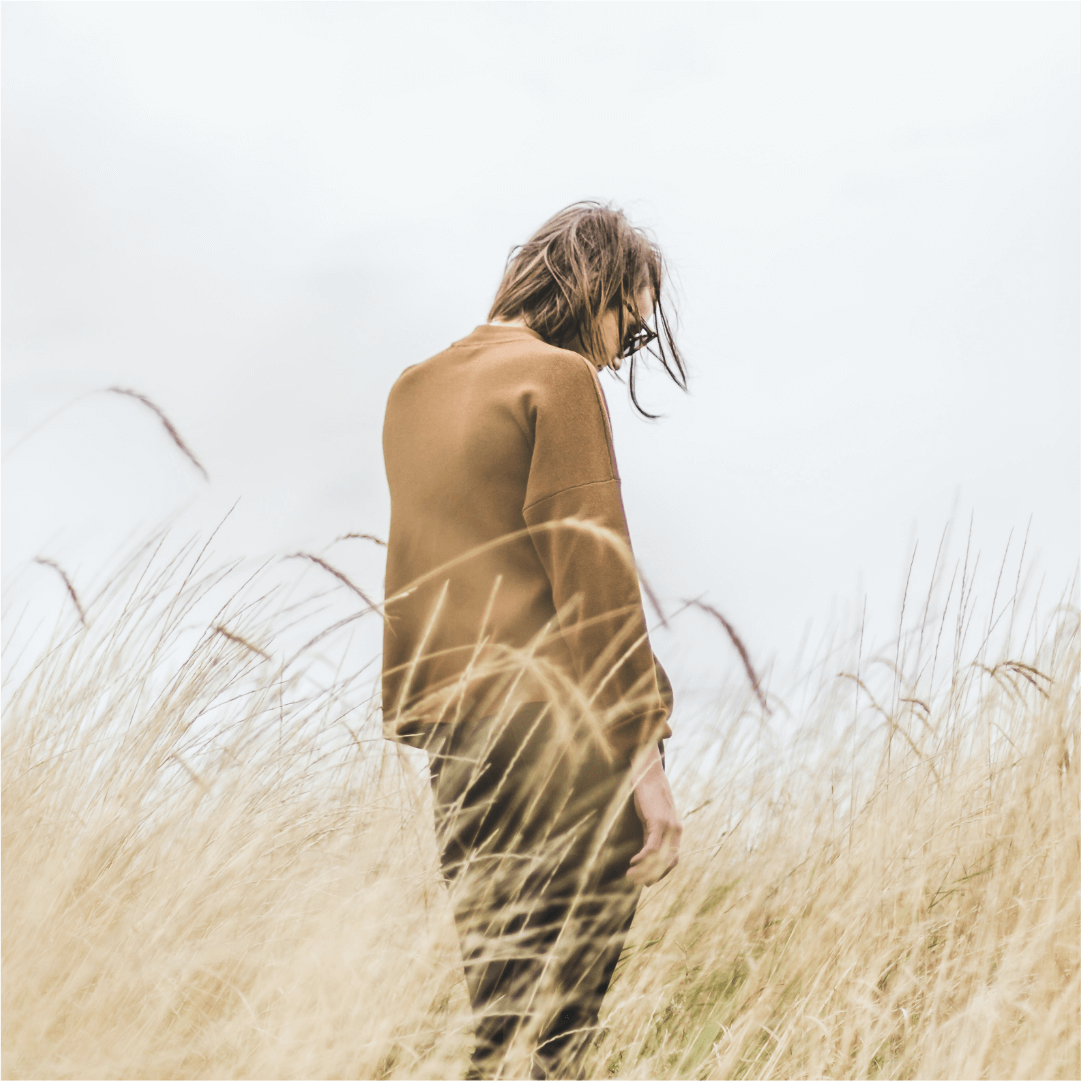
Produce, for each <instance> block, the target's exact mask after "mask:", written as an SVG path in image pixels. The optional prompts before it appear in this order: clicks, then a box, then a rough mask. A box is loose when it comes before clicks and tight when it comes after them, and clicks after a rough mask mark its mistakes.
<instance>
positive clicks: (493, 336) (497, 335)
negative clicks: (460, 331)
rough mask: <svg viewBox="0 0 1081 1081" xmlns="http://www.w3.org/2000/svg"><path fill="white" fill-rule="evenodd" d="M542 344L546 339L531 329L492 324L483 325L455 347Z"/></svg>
mask: <svg viewBox="0 0 1081 1081" xmlns="http://www.w3.org/2000/svg"><path fill="white" fill-rule="evenodd" d="M530 338H532V339H533V340H534V341H538V342H542V341H544V339H543V338H542V337H541V336H540V335H539V334H538V333H537V332H536V331H535V330H530V329H529V327H510V326H505V325H502V324H501V325H499V326H495V325H493V324H492V323H481V324H480V326H479V327H477V328H476V329H475V330H474V331H473V333H472V334H470V335H468V336H467V337H465V338H462V339H460V340H459V341H456V342H455V343H454V344H455V345H464V344H465V343H466V342H470V343H472V342H514V341H528V340H529V339H530Z"/></svg>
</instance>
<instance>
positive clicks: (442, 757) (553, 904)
mask: <svg viewBox="0 0 1081 1081" xmlns="http://www.w3.org/2000/svg"><path fill="white" fill-rule="evenodd" d="M429 761H430V765H431V780H432V790H433V794H434V797H435V822H436V836H437V839H438V842H439V848H440V861H441V865H442V870H443V875H444V878H445V879H446V881H447V883H448V885H449V886H450V889H451V900H452V905H453V909H454V918H455V924H456V926H457V930H458V936H459V939H460V942H461V947H462V957H463V960H464V962H465V976H466V983H467V985H468V988H469V996H470V1000H471V1002H472V1006H473V1012H474V1015H475V1020H476V1050H475V1051H474V1053H473V1064H472V1070H471V1073H470V1076H471V1077H478V1078H479V1077H497V1076H500V1070H501V1068H502V1066H503V1061H504V1057H505V1055H506V1054H507V1052H508V1051H509V1050H510V1049H511V1045H512V1044H516V1045H517V1047H518V1048H519V1050H521V1051H522V1052H523V1053H526V1052H528V1053H530V1054H531V1055H532V1071H533V1073H532V1076H534V1077H560V1078H568V1077H569V1078H576V1077H580V1076H581V1068H582V1067H581V1063H582V1059H583V1056H584V1054H585V1051H586V1049H587V1047H588V1044H589V1041H590V1038H591V1037H592V1035H593V1034H594V1032H595V1030H596V1026H597V1015H598V1013H599V1011H600V1007H601V1002H602V1000H603V998H604V995H605V992H606V991H607V990H608V984H609V982H610V981H611V978H612V972H613V970H614V969H615V965H616V962H617V961H618V959H619V954H620V951H621V950H622V948H623V942H624V940H625V938H626V936H627V931H628V930H629V928H630V924H631V919H632V917H633V916H634V909H635V905H636V904H637V902H638V896H639V893H640V892H641V891H640V888H639V887H638V886H636V885H634V883H632V882H630V881H629V880H628V879H627V878H626V872H627V867H628V863H629V860H630V858H631V856H633V855H634V853H635V852H637V851H638V850H639V849H640V848H641V847H642V844H643V834H642V826H641V823H640V822H639V819H638V816H637V814H636V813H635V810H634V805H633V801H632V799H631V794H630V789H629V785H628V783H627V773H628V769H627V767H626V765H623V766H617V765H613V764H612V763H610V762H609V761H608V760H607V759H606V756H605V754H604V752H603V751H602V749H601V746H600V743H599V742H598V738H597V735H596V733H594V732H590V731H589V730H588V729H587V728H586V727H585V726H584V725H578V726H577V727H576V726H575V725H574V724H573V723H572V722H570V721H568V720H567V719H566V718H565V717H560V716H559V715H557V713H556V712H555V711H553V710H552V709H550V708H548V707H546V706H545V705H544V704H543V703H529V704H528V705H526V706H523V707H521V708H520V709H518V710H517V712H515V713H514V714H512V715H510V716H509V717H507V718H505V719H500V718H498V717H497V718H492V717H486V718H482V719H479V720H467V721H464V722H460V723H458V724H456V725H455V726H454V727H453V728H450V729H446V730H444V731H443V732H442V733H441V734H440V736H439V737H437V740H436V741H433V743H432V744H431V745H430V747H429Z"/></svg>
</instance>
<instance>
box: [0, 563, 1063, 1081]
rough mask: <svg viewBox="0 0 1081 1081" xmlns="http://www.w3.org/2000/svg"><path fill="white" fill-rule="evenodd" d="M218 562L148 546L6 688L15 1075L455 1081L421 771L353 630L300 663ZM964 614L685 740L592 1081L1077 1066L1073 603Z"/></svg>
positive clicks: (450, 994)
mask: <svg viewBox="0 0 1081 1081" xmlns="http://www.w3.org/2000/svg"><path fill="white" fill-rule="evenodd" d="M198 557H199V553H198V551H197V550H195V549H191V548H186V549H182V550H181V551H180V552H179V553H177V554H176V555H174V556H173V557H169V558H166V556H165V555H164V554H162V552H155V551H154V550H151V549H148V550H147V551H146V552H144V553H143V554H142V555H140V556H139V557H138V558H136V559H135V560H133V561H132V562H131V563H130V564H129V565H128V566H127V568H126V570H125V572H124V573H123V574H120V575H118V576H117V577H115V578H114V579H113V580H112V581H111V583H110V584H109V585H108V586H107V587H106V588H104V589H103V590H102V591H101V593H100V594H98V595H97V596H95V597H90V598H82V599H80V601H79V603H80V605H81V606H82V608H83V609H84V610H85V611H84V614H83V616H82V618H80V619H74V618H73V619H71V620H69V621H67V622H66V623H64V624H63V629H62V631H59V632H57V634H56V636H55V637H54V639H53V641H52V642H51V644H50V646H49V648H48V649H47V650H46V651H44V652H43V654H42V656H41V659H40V660H38V661H37V662H36V663H34V664H29V663H27V664H24V665H23V670H24V671H28V672H29V675H28V676H26V677H25V679H23V681H22V682H21V683H20V684H19V685H18V686H9V687H8V688H6V691H7V705H6V714H5V720H4V757H3V861H4V862H3V873H4V890H3V984H4V986H3V995H4V998H3V1001H4V1011H3V1075H4V1076H5V1077H9V1078H390V1077H395V1078H398V1077H400V1078H454V1077H461V1076H462V1075H463V1072H464V1070H465V1068H466V1064H467V1059H468V1054H469V1050H470V1046H471V1044H470V1040H471V1028H470V1016H469V1011H468V1004H467V1001H466V996H465V988H464V982H463V979H462V975H461V968H460V958H459V955H458V950H457V943H456V939H455V936H454V930H453V925H452V922H451V917H450V911H449V907H448V904H447V900H446V896H445V892H444V887H443V886H442V885H441V884H440V881H439V879H438V876H437V873H436V854H435V845H434V839H433V835H432V825H431V819H430V806H429V803H428V802H427V800H428V796H427V781H426V777H425V773H424V770H423V768H422V765H421V763H422V759H420V758H419V757H418V756H417V754H416V753H415V752H410V751H404V750H401V749H399V748H397V747H396V746H394V745H391V744H389V743H387V742H385V741H383V740H381V739H380V738H379V725H378V716H377V714H376V712H375V710H374V708H373V706H372V704H371V687H372V678H371V677H372V674H373V672H374V669H368V670H366V672H365V673H364V674H363V675H360V674H357V673H356V672H352V671H351V670H350V669H349V668H348V666H339V667H338V668H335V667H334V665H333V663H330V662H327V661H326V659H325V655H324V654H321V653H320V652H319V651H320V650H323V649H324V648H325V647H326V646H327V644H328V642H330V641H331V640H332V639H333V635H331V636H329V637H327V638H323V639H322V640H320V641H318V642H315V643H307V644H306V648H298V649H293V648H292V647H291V646H287V645H286V644H283V643H288V642H289V641H290V638H289V635H290V633H293V632H291V631H290V626H291V624H290V620H291V619H293V616H294V615H295V614H296V613H297V612H299V611H301V608H302V605H300V602H298V601H296V600H295V598H287V599H286V601H282V600H280V597H279V595H278V594H277V593H275V592H274V589H273V588H272V587H269V586H268V587H266V588H264V587H263V584H262V579H261V578H260V574H261V573H263V572H261V571H258V570H257V571H256V572H252V573H249V572H248V571H246V570H245V569H244V568H242V567H238V566H234V567H231V568H224V569H221V570H218V571H212V570H209V569H207V566H206V564H205V562H200V560H199V558H198ZM309 571H310V573H311V574H316V575H318V573H319V571H318V570H311V569H310V568H309ZM241 579H243V581H242V580H241ZM329 584H330V585H333V586H335V587H337V583H335V582H332V581H331V582H329ZM961 596H962V597H963V596H964V582H963V580H962V591H961ZM220 597H224V598H225V599H224V600H223V601H221V602H220V603H219V598H220ZM1015 601H1016V598H1014V602H1011V603H1015ZM275 606H276V607H275ZM914 607H918V606H914ZM954 607H955V608H956V609H957V612H958V614H957V615H956V616H953V615H951V616H949V617H947V615H946V614H945V610H943V612H942V613H940V615H939V616H937V617H935V616H933V615H929V614H928V609H927V608H926V607H925V608H924V610H923V612H922V615H921V614H920V613H917V618H916V622H915V624H914V625H913V626H912V627H906V626H905V625H904V624H903V623H902V626H901V628H900V632H899V633H900V637H899V639H898V641H897V642H896V643H894V644H893V645H892V646H891V647H890V649H889V650H887V651H886V652H883V653H873V652H872V651H870V650H869V649H868V648H867V647H866V646H859V648H858V649H857V648H856V647H855V646H853V648H852V650H851V657H849V655H848V653H844V656H843V658H842V655H841V654H842V652H843V651H840V650H837V649H832V648H831V649H827V650H826V651H825V652H824V654H823V655H822V657H821V658H820V659H819V660H818V661H816V662H815V663H814V664H812V665H810V666H809V669H808V672H807V674H806V679H805V681H804V684H803V685H802V690H801V691H800V695H801V696H802V697H801V699H800V700H801V703H802V704H801V705H800V706H799V707H798V708H796V707H790V709H789V711H788V712H786V709H785V695H782V694H779V693H772V698H771V703H772V707H773V711H774V712H773V716H772V718H770V719H768V720H767V719H766V718H765V716H764V715H763V713H762V711H761V709H760V706H759V704H758V702H757V701H756V699H755V697H754V695H752V694H751V693H749V691H745V690H744V688H742V687H741V688H738V689H733V690H730V691H729V692H728V693H726V694H723V695H721V696H720V698H719V705H718V707H717V710H716V713H715V716H714V717H713V719H712V721H711V722H710V723H711V724H712V729H711V734H710V737H709V740H708V745H709V746H710V748H711V750H710V752H709V753H698V754H694V755H689V754H688V755H685V756H684V758H685V759H686V760H685V761H682V762H681V761H680V760H679V755H678V754H677V755H675V756H672V760H671V762H670V769H671V772H672V776H673V778H674V785H675V788H676V794H677V799H678V800H679V801H680V804H681V808H682V811H683V814H684V817H685V826H686V831H685V835H684V848H683V855H682V858H681V861H680V864H679V866H678V867H677V868H676V870H675V871H674V872H673V873H672V874H671V875H670V876H669V877H668V878H666V879H665V880H664V881H663V882H662V883H660V884H659V885H657V886H655V887H652V888H650V889H648V890H647V891H646V892H645V894H644V896H643V901H642V903H641V905H640V907H639V910H638V914H637V916H636V918H635V924H634V927H633V929H632V932H631V937H630V940H629V943H628V946H627V949H626V951H625V953H624V956H623V959H622V960H621V962H620V968H619V970H618V972H617V976H616V979H615V982H614V984H613V987H612V990H611V991H610V993H609V996H608V998H607V1000H606V1003H605V1009H604V1012H603V1014H602V1022H603V1023H604V1024H605V1026H606V1028H605V1031H604V1034H603V1035H602V1037H601V1039H600V1040H599V1042H598V1044H597V1045H596V1047H595V1049H594V1051H593V1052H592V1053H591V1058H590V1069H591V1073H590V1076H595V1077H609V1076H612V1077H626V1078H729V1077H762V1078H767V1077H768V1078H792V1077H854V1078H859V1077H903V1078H918V1077H943V1078H976V1077H995V1078H1059V1077H1078V1076H1081V1051H1079V1036H1078V1033H1079V1004H1081V983H1079V960H1081V958H1079V952H1081V949H1079V934H1081V911H1079V907H1081V900H1079V898H1081V872H1079V868H1081V853H1079V803H1078V800H1079V788H1078V763H1077V751H1078V728H1079V699H1078V689H1079V673H1078V653H1079V637H1078V613H1077V610H1076V607H1075V606H1073V605H1070V606H1060V607H1059V608H1058V609H1057V610H1056V611H1054V612H1052V613H1050V614H1049V615H1047V616H1046V618H1045V619H1043V620H1042V622H1039V623H1038V625H1036V624H1034V625H1033V626H1031V627H1028V628H1027V629H1024V630H1025V633H1023V634H1022V633H1019V632H1018V633H1013V634H1011V635H1010V636H1008V637H1007V638H1006V639H1004V641H1005V642H1006V645H1005V646H1003V649H1005V650H1006V652H1002V653H1001V654H1000V655H993V654H992V652H991V647H990V645H989V644H987V642H985V641H984V637H985V636H984V637H981V632H980V628H975V629H973V628H971V627H968V626H966V624H965V619H966V615H965V613H966V607H965V605H964V604H960V605H957V604H955V605H954ZM992 610H993V611H996V610H995V608H994V602H992ZM305 611H307V610H305ZM950 611H953V609H950ZM208 613H209V614H208ZM268 613H270V615H268ZM1002 613H1003V615H1002V616H1001V618H1002V619H1003V620H1005V619H1009V620H1011V621H1012V620H1013V618H1014V613H1013V612H1012V611H1009V612H1008V614H1007V609H1002ZM309 614H310V613H309ZM299 618H300V617H299V616H297V620H299ZM306 618H307V617H306ZM83 619H85V624H84V622H83ZM1004 625H1005V624H1004V623H1000V624H999V629H1001V627H1002V626H1004ZM347 630H348V628H347V627H343V628H340V629H339V630H338V631H336V632H335V633H337V634H345V633H346V632H347ZM306 636H307V635H301V638H303V637H306ZM295 638H296V635H295V633H293V640H295ZM1000 639H1001V635H1000V636H999V638H998V639H995V640H996V641H998V640H1000ZM966 643H968V645H967V646H966ZM1019 643H1020V644H1019ZM316 655H318V656H319V657H321V658H322V659H321V660H319V661H318V662H316V661H315V660H312V659H311V658H312V657H315V656H316ZM365 681H367V682H365ZM702 723H703V725H704V724H705V722H704V721H703V722H702ZM676 724H677V726H678V724H679V718H678V714H677V719H676Z"/></svg>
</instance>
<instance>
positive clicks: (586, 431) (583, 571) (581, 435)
mask: <svg viewBox="0 0 1081 1081" xmlns="http://www.w3.org/2000/svg"><path fill="white" fill-rule="evenodd" d="M560 356H561V358H563V359H562V360H561V362H560V363H559V364H558V365H557V364H554V363H553V365H552V367H553V368H554V370H553V371H549V372H547V373H545V374H546V375H547V378H544V379H543V380H542V383H541V385H540V386H538V387H537V388H535V389H534V391H533V393H532V394H531V396H530V397H531V401H530V403H529V404H528V406H527V420H528V424H529V427H531V429H532V435H533V450H532V461H531V464H530V471H529V481H528V485H527V489H526V502H525V507H524V508H523V515H524V517H525V521H526V525H527V526H528V528H529V531H530V535H531V537H532V539H533V544H534V547H535V548H536V550H537V554H538V556H539V557H540V560H541V563H542V564H543V565H544V569H545V572H546V573H547V575H548V579H549V582H550V584H551V588H552V599H553V601H554V603H555V608H556V611H557V613H558V614H559V624H560V631H561V633H562V635H563V637H564V639H565V641H566V643H567V645H568V647H569V649H570V653H571V656H572V657H573V660H574V666H575V676H576V678H577V680H578V682H579V685H580V686H581V687H582V688H583V690H584V691H585V692H586V693H587V694H588V695H589V696H590V698H591V700H592V702H593V705H594V707H595V708H596V709H597V711H598V713H599V714H600V716H601V717H602V718H603V720H604V722H605V724H606V726H607V732H608V739H609V744H610V747H611V749H612V751H613V753H614V754H615V755H616V757H617V758H619V759H622V760H629V759H630V758H631V757H633V755H634V752H635V751H636V750H637V748H638V747H640V746H642V745H645V744H647V743H651V742H656V741H657V740H658V739H664V738H666V737H668V736H669V735H671V729H670V728H669V727H668V724H667V717H668V714H669V712H670V704H671V698H670V697H668V698H667V701H666V696H665V694H664V687H667V679H666V678H664V677H661V676H659V674H658V671H657V667H656V664H655V659H654V656H653V651H652V650H651V648H650V644H649V638H648V636H647V632H646V619H645V612H644V611H643V609H642V596H641V590H640V588H639V583H638V575H637V572H636V571H635V566H634V558H633V556H632V554H631V548H630V538H629V536H628V533H627V521H626V516H625V514H624V510H623V500H622V496H621V494H620V485H619V476H618V473H617V472H616V467H615V459H614V456H613V454H612V445H611V431H610V428H609V425H608V415H607V411H606V409H605V406H604V402H603V399H602V397H601V390H600V385H599V383H598V382H597V378H596V376H595V374H594V373H593V372H592V370H591V369H590V368H589V365H588V362H586V361H584V360H583V359H582V358H581V357H579V356H577V355H576V354H571V353H564V354H561V355H560ZM598 527H599V528H598ZM662 679H663V680H664V687H662V685H661V680H662ZM669 694H670V692H669Z"/></svg>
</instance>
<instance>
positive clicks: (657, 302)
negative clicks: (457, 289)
mask: <svg viewBox="0 0 1081 1081" xmlns="http://www.w3.org/2000/svg"><path fill="white" fill-rule="evenodd" d="M663 275H664V264H663V259H662V256H661V253H660V251H659V249H658V248H657V246H656V244H655V243H653V242H652V241H651V240H650V238H649V237H648V236H647V235H646V234H645V233H644V232H643V231H641V230H639V229H636V228H634V227H633V226H632V225H631V224H630V223H629V222H628V220H627V219H626V217H625V216H624V214H623V213H622V212H621V211H619V210H618V209H615V208H613V207H610V206H607V205H603V204H600V203H596V202H581V203H575V204H573V205H572V206H569V207H567V208H566V209H564V210H562V211H560V212H559V213H558V214H556V215H555V216H554V217H552V218H551V219H550V220H549V221H547V222H546V223H545V224H544V225H543V226H541V228H540V229H539V230H538V231H537V232H536V233H535V234H534V235H533V236H532V237H531V238H530V239H529V240H528V241H527V242H526V243H525V244H523V245H521V246H520V247H517V248H515V249H512V251H511V255H510V258H509V259H508V262H507V266H506V269H505V272H504V275H503V279H502V282H501V284H500V286H499V289H498V291H497V293H496V296H495V300H494V302H493V304H492V307H491V310H490V312H489V315H488V322H487V323H485V324H483V325H481V326H478V327H477V328H476V329H475V330H474V331H473V332H472V333H471V334H469V335H468V336H467V337H465V338H463V339H461V340H460V341H457V342H454V343H453V344H452V345H451V346H450V347H449V348H447V349H446V350H444V351H443V352H441V353H439V354H438V355H436V356H434V357H432V358H431V359H429V360H426V361H424V362H423V363H420V364H416V365H414V366H412V367H410V368H407V369H406V370H405V371H404V372H403V373H402V374H401V376H400V377H399V378H398V380H397V381H396V382H395V384H394V386H393V388H392V390H391V392H390V396H389V399H388V402H387V409H386V417H385V422H384V428H383V449H384V458H385V464H386V474H387V482H388V486H389V489H390V497H391V525H390V535H389V538H388V551H387V570H386V583H385V584H386V591H385V602H384V615H385V622H384V651H383V687H382V693H383V717H384V734H385V735H386V736H388V737H389V738H392V739H395V740H399V741H402V742H404V743H406V744H410V745H412V746H416V747H423V748H425V749H426V750H427V752H428V756H429V765H430V776H431V785H432V792H433V800H434V808H435V811H434V815H435V825H436V833H437V840H438V843H439V850H440V864H441V869H442V874H443V877H444V879H445V880H446V882H447V883H448V885H449V886H450V893H451V901H452V906H453V910H454V918H455V923H456V927H457V931H458V935H459V939H460V943H461V948H462V956H463V961H464V967H465V976H466V983H467V987H468V990H469V995H470V1000H471V1005H472V1008H473V1012H474V1018H475V1029H476V1048H475V1050H474V1052H473V1057H472V1064H471V1068H470V1071H471V1072H470V1074H469V1076H470V1077H478V1078H479V1077H497V1076H502V1075H503V1074H502V1071H506V1070H513V1069H514V1068H515V1067H514V1066H513V1062H514V1061H518V1060H515V1059H514V1055H515V1054H518V1055H522V1056H528V1057H529V1063H530V1065H529V1069H530V1070H531V1071H532V1073H531V1075H532V1076H534V1077H579V1076H581V1071H582V1069H583V1059H584V1055H585V1053H586V1051H587V1050H588V1046H589V1042H590V1038H591V1036H592V1035H593V1034H594V1033H595V1031H596V1027H597V1019H598V1015H599V1011H600V1006H601V1002H602V999H603V997H604V995H605V992H606V990H607V988H608V984H609V982H610V981H611V978H612V974H613V970H614V968H615V965H616V962H617V960H618V958H619V955H620V951H621V949H622V947H623V943H624V939H625V938H626V935H627V933H628V930H629V927H630V922H631V919H632V916H633V914H634V910H635V906H636V904H637V901H638V897H639V894H640V892H641V889H642V887H643V886H646V885H650V884H653V883H655V882H657V881H659V880H660V879H661V878H663V877H664V876H665V875H666V874H667V873H668V872H669V871H670V870H671V869H672V867H674V866H675V864H676V861H677V859H678V849H679V841H680V833H681V825H680V820H679V815H678V813H677V811H676V808H675V803H674V800H673V798H672V792H671V789H670V788H669V785H668V781H667V779H666V776H665V773H664V768H663V758H662V747H663V742H662V741H663V740H664V739H665V738H667V737H668V736H669V735H670V734H671V729H670V727H669V725H668V717H669V715H670V713H671V709H672V694H671V685H670V683H669V682H668V679H667V676H666V675H665V674H664V670H663V668H662V667H661V665H660V664H659V662H658V661H657V658H656V656H655V655H654V653H653V651H652V648H651V646H650V643H649V637H648V633H647V627H646V617H645V612H644V609H643V605H642V596H641V589H640V582H639V577H638V574H637V572H636V568H635V563H634V559H633V555H632V553H631V549H630V543H629V538H628V534H627V524H626V518H625V514H624V510H623V504H622V498H621V495H620V480H619V473H618V470H617V468H616V460H615V454H614V450H613V444H612V430H611V425H610V421H609V416H608V410H607V405H606V401H605V397H604V393H603V390H602V388H601V384H600V381H599V375H600V373H601V372H603V371H604V370H605V369H612V370H615V371H619V370H620V368H621V367H622V366H623V364H624V363H626V364H627V365H628V367H629V372H630V378H629V383H630V393H631V397H632V400H633V402H634V405H635V406H636V407H637V408H638V409H639V410H640V411H641V412H642V413H644V414H645V415H646V416H652V414H649V413H648V412H647V411H646V410H645V409H644V408H643V407H642V406H641V404H640V402H639V401H638V397H637V384H636V370H635V365H636V362H637V361H638V360H639V358H640V357H641V355H642V353H641V350H642V349H643V348H645V349H648V350H649V351H650V352H651V353H652V355H653V356H654V357H655V358H657V359H658V360H659V362H660V364H661V366H662V367H663V369H664V370H665V371H666V372H667V373H668V375H669V376H670V377H671V378H673V379H674V380H675V382H676V383H677V384H678V385H680V386H681V387H682V388H684V389H686V385H687V384H686V369H685V365H684V362H683V360H682V358H681V356H680V353H679V351H678V349H677V348H676V345H675V342H674V339H673V333H672V330H671V327H670V324H669V320H668V317H667V314H666V312H665V309H664V307H663V301H662V296H661V292H662V285H663V284H664V282H663ZM651 323H652V324H653V325H652V326H651V325H650V324H651Z"/></svg>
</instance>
